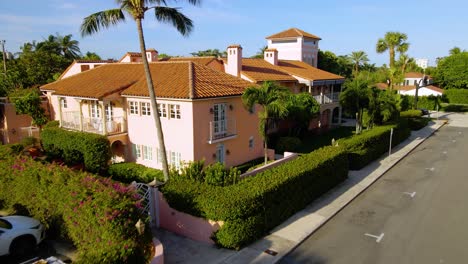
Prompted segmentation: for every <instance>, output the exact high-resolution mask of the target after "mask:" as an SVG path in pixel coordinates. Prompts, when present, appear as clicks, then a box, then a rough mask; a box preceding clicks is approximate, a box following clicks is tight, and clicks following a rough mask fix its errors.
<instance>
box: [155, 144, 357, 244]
mask: <svg viewBox="0 0 468 264" xmlns="http://www.w3.org/2000/svg"><path fill="white" fill-rule="evenodd" d="M347 174H348V160H347V155H346V152H345V151H344V149H343V148H340V147H331V146H329V147H325V148H322V149H319V150H316V151H314V152H312V153H310V154H306V155H303V156H301V157H298V158H296V159H294V160H292V161H290V162H288V163H284V164H282V165H280V166H278V167H275V168H272V169H270V170H267V171H264V172H261V173H259V174H257V175H255V176H252V177H249V178H246V179H244V180H242V181H240V182H239V183H238V184H234V185H230V186H227V187H218V186H212V185H208V184H203V183H199V182H195V181H192V180H189V179H186V178H177V179H171V180H170V181H169V182H168V183H167V184H165V185H164V186H163V187H162V192H163V193H164V196H165V198H166V200H167V201H168V202H169V204H170V205H171V207H173V208H175V209H178V210H180V211H183V212H187V213H190V214H194V215H197V216H202V217H205V218H208V219H212V220H222V221H224V222H225V224H224V225H223V226H222V227H221V228H220V229H219V230H218V231H217V232H216V233H214V234H213V239H214V240H215V241H216V242H217V243H218V244H219V245H221V246H223V247H227V248H235V249H238V248H240V247H242V246H243V245H246V244H247V243H249V242H251V241H254V240H255V239H257V238H259V237H261V236H262V235H263V234H265V233H266V232H267V231H268V230H270V229H271V228H273V227H275V226H276V225H278V224H279V223H281V222H282V221H284V220H286V219H287V218H288V217H290V216H291V215H292V214H294V213H295V212H297V211H299V210H301V209H303V208H304V207H305V206H307V205H308V204H309V203H310V202H311V201H312V200H313V199H315V198H317V197H319V196H320V195H321V194H323V193H324V192H326V191H328V190H329V189H331V188H332V187H334V186H335V185H336V184H338V183H339V182H341V181H343V180H344V179H346V177H347Z"/></svg>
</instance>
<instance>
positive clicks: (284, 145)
mask: <svg viewBox="0 0 468 264" xmlns="http://www.w3.org/2000/svg"><path fill="white" fill-rule="evenodd" d="M301 144H302V142H301V140H300V139H299V138H297V137H280V138H279V139H278V142H277V143H276V148H275V150H276V152H277V153H283V152H285V151H290V152H296V151H297V149H298V148H299V147H300V146H301Z"/></svg>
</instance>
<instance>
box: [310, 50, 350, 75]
mask: <svg viewBox="0 0 468 264" xmlns="http://www.w3.org/2000/svg"><path fill="white" fill-rule="evenodd" d="M317 68H319V69H321V70H324V71H328V72H331V73H335V74H338V75H341V76H343V77H347V78H349V77H351V74H352V71H353V64H352V63H351V62H350V60H349V59H348V58H347V56H336V55H335V53H333V52H331V51H322V50H319V51H318V58H317Z"/></svg>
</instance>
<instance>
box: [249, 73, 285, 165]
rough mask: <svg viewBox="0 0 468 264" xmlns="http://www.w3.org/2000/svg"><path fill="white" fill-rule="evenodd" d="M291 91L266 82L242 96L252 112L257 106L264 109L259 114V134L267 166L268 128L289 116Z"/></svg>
mask: <svg viewBox="0 0 468 264" xmlns="http://www.w3.org/2000/svg"><path fill="white" fill-rule="evenodd" d="M290 93H291V92H290V91H289V90H288V89H287V88H284V87H282V86H280V85H278V84H277V83H275V82H273V81H266V82H264V83H263V84H262V85H261V86H251V87H248V88H247V89H246V90H245V92H244V94H243V95H242V101H243V103H244V106H245V107H246V108H247V109H248V110H251V109H253V108H254V107H255V105H256V104H258V105H260V106H261V107H262V109H261V110H260V111H259V113H258V117H259V133H260V136H261V137H262V138H263V142H264V154H265V164H266V163H267V162H268V153H267V150H268V135H267V131H268V127H269V124H270V123H271V122H273V121H276V120H278V119H282V118H285V117H286V116H287V115H288V108H287V105H286V102H287V98H288V97H289V96H290Z"/></svg>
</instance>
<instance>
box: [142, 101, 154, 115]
mask: <svg viewBox="0 0 468 264" xmlns="http://www.w3.org/2000/svg"><path fill="white" fill-rule="evenodd" d="M140 108H141V115H142V116H150V115H151V103H148V102H140Z"/></svg>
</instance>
